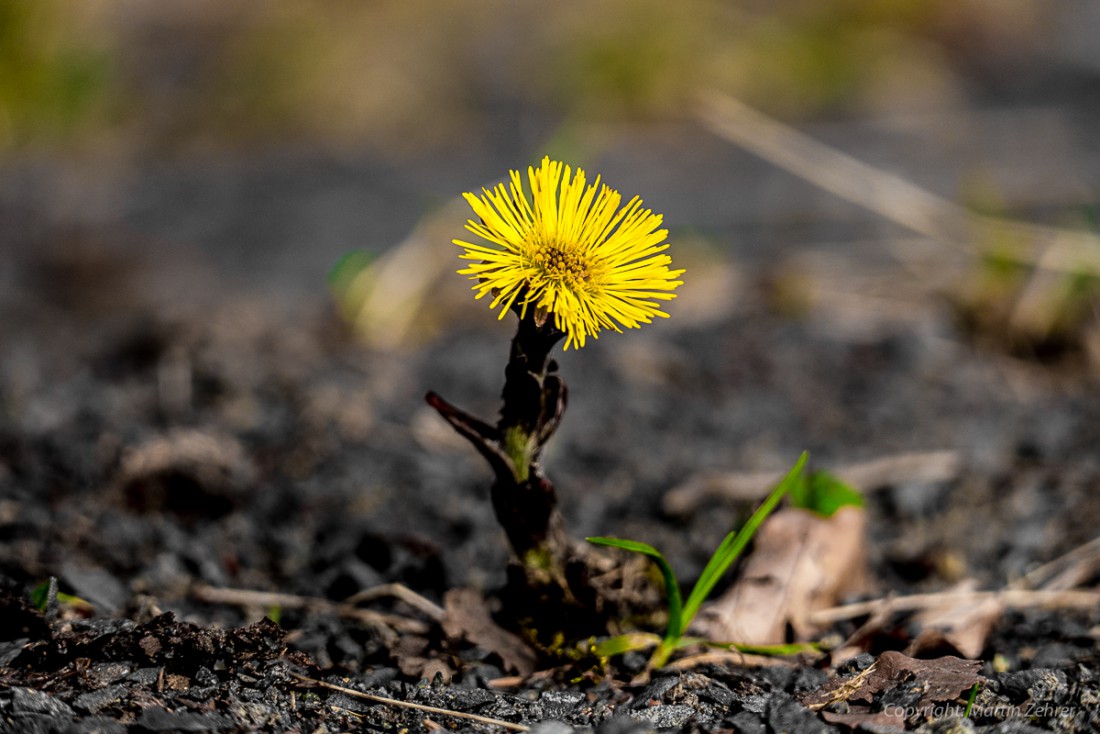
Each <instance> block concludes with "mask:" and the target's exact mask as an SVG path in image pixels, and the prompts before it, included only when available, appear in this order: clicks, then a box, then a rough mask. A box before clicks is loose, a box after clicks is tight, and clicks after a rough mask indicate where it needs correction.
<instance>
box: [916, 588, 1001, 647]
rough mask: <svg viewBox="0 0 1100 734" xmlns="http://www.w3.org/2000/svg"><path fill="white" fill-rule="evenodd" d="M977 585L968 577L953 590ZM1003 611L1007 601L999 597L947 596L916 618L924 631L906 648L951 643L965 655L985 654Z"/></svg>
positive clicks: (967, 590) (968, 589) (961, 592)
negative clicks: (948, 597) (983, 651)
mask: <svg viewBox="0 0 1100 734" xmlns="http://www.w3.org/2000/svg"><path fill="white" fill-rule="evenodd" d="M976 589H977V583H975V582H974V581H964V582H962V583H960V584H958V585H957V586H956V587H955V588H953V589H952V591H957V592H959V593H960V594H965V593H966V592H969V591H975V590H976ZM1003 613H1004V603H1003V602H1001V601H1000V600H999V599H997V598H995V597H988V598H984V599H983V598H971V599H967V598H966V597H964V596H960V597H959V598H957V599H954V600H945V602H944V603H943V604H941V605H939V606H935V607H928V608H926V609H923V610H922V611H921V612H920V613H919V614H917V615H916V616H915V617H914V618H913V621H914V622H915V623H916V624H917V626H918V629H920V632H919V633H918V634H917V637H916V639H914V640H913V642H912V643H910V645H909V647H908V648H906V650H905V652H906V654H907V655H917V654H919V653H921V652H927V651H932V650H943V648H944V647H947V646H950V647H952V648H954V649H955V650H957V651H958V653H959V654H960V655H962V656H963V657H965V658H976V657H978V656H979V655H981V654H982V649H983V648H985V641H986V639H987V638H988V637H989V633H990V632H992V630H993V625H994V624H996V623H997V620H999V619H1000V618H1001V615H1002V614H1003Z"/></svg>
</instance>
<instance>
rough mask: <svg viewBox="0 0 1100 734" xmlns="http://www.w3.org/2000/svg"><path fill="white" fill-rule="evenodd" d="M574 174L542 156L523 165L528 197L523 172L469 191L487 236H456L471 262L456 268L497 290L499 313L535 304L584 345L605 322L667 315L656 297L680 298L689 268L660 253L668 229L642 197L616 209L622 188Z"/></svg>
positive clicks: (478, 231) (481, 289)
mask: <svg viewBox="0 0 1100 734" xmlns="http://www.w3.org/2000/svg"><path fill="white" fill-rule="evenodd" d="M570 173H571V170H570V168H569V166H566V165H564V164H562V163H559V162H557V161H552V160H550V158H549V157H546V158H543V159H542V165H540V166H539V167H538V169H535V168H528V169H527V178H528V183H529V186H530V192H531V198H530V199H528V196H527V193H526V192H525V191H524V189H523V180H522V178H521V176H520V172H519V171H512V172H511V185H510V186H508V187H505V185H504V184H499V185H498V186H497V187H496V188H495V189H493V190H492V191H489V190H488V189H482V192H483V193H482V195H481V196H478V195H476V194H470V193H467V194H464V196H465V197H466V201H467V202H469V204H470V206H471V207H472V208H473V210H474V214H475V215H476V216H477V217H478V218H479V219H480V221H479V222H476V221H474V220H472V219H471V220H469V221H468V222H467V223H466V229H468V230H469V231H470V232H472V233H473V234H475V235H477V236H478V237H481V238H482V239H484V240H486V241H487V242H489V243H490V244H488V245H485V244H473V243H470V242H465V241H463V240H454V243H455V244H456V245H458V246H460V247H463V248H465V250H466V251H465V252H464V253H463V254H462V255H461V257H462V259H464V260H468V261H470V264H469V265H468V266H467V267H465V268H463V269H462V270H459V271H458V272H459V274H461V275H468V276H470V279H471V280H476V281H477V284H476V285H474V287H473V289H474V290H475V291H477V297H478V298H482V297H483V296H485V295H486V294H489V293H491V294H493V300H492V302H491V303H490V304H489V307H490V308H497V307H498V306H501V310H500V318H504V314H505V313H507V312H508V311H509V310H510V309H511V308H512V307H513V306H515V305H518V306H519V312H520V316H521V317H522V316H523V315H525V314H526V312H527V309H528V308H529V307H532V306H533V307H534V308H536V309H537V313H539V314H546V315H552V316H553V318H554V325H555V326H556V327H557V328H558V330H560V331H562V332H564V333H565V335H566V340H565V348H566V349H568V348H569V347H570V346H576V347H583V346H584V342H585V339H586V338H587V337H589V336H591V337H592V338H594V339H595V338H598V337H599V332H600V330H601V329H614V330H615V331H622V329H620V328H619V327H620V326H625V327H627V328H636V327H638V326H640V325H641V324H648V323H650V322H651V321H652V319H653V317H654V316H662V317H667V316H668V314H667V313H664V312H663V311H661V308H660V304H659V303H658V301H668V300H671V299H673V298H675V297H676V294H675V293H673V292H672V291H673V290H675V289H676V287H677V286H679V285H681V284H682V283H683V281H680V280H677V278H679V277H680V276H681V275H682V274H683V272H684V271H683V270H670V269H669V267H668V266H669V264H670V263H671V262H672V260H671V258H669V256H668V255H664V254H661V253H662V252H663V251H664V250H665V249H667V248H668V244H667V243H666V242H665V238H666V237H667V236H668V230H664V229H659V227H660V226H661V216H660V215H659V214H654V213H653V212H652V211H650V210H649V209H643V208H642V202H641V199H639V198H638V197H634V198H633V199H631V200H630V201H629V202H628V203H627V204H626V206H624V207H622V208H620V207H619V204H620V202H621V201H622V197H621V196H620V195H619V193H618V192H617V191H614V190H613V189H611V188H609V187H608V186H606V185H604V186H601V185H600V178H599V176H597V177H596V180H595V182H594V183H593V184H592V185H591V186H586V185H585V183H586V179H585V175H584V171H582V170H581V169H579V168H578V169H577V170H576V173H575V174H574V175H573V177H572V179H570ZM517 301H518V303H517Z"/></svg>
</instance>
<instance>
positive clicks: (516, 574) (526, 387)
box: [427, 308, 606, 640]
mask: <svg viewBox="0 0 1100 734" xmlns="http://www.w3.org/2000/svg"><path fill="white" fill-rule="evenodd" d="M563 336H564V334H563V333H562V332H561V331H559V330H558V329H556V328H555V327H554V325H553V323H552V321H551V320H549V319H546V318H545V317H544V316H542V315H540V314H539V313H538V312H537V311H536V309H534V308H528V309H527V310H526V312H524V313H522V314H521V318H520V320H519V326H518V329H517V331H516V335H515V338H514V339H513V340H512V348H511V352H510V355H509V359H508V366H507V368H506V369H505V383H504V390H503V392H502V398H503V407H502V408H501V413H500V419H499V420H498V421H497V423H496V425H495V426H493V425H490V424H488V423H485V422H483V421H480V420H478V419H477V418H474V417H473V416H470V415H468V414H467V413H465V412H463V411H461V410H459V409H458V408H455V407H454V406H452V405H450V404H449V403H447V402H446V401H445V400H443V399H442V398H441V397H439V396H438V395H436V394H435V393H429V394H428V398H427V399H428V403H429V404H430V405H432V407H434V408H435V409H436V410H437V411H439V413H440V415H442V416H443V418H445V419H446V420H447V422H449V423H450V424H451V425H452V426H453V427H454V428H455V430H457V431H458V432H459V433H461V434H462V435H463V436H465V437H466V438H467V439H469V440H470V442H471V443H473V445H474V447H475V448H477V450H478V452H479V453H481V455H482V456H484V457H485V459H486V460H487V461H488V462H489V465H490V466H491V467H492V468H493V472H494V474H495V475H496V477H495V481H494V482H493V486H492V489H491V498H492V503H493V510H494V511H495V513H496V517H497V520H498V522H500V525H501V527H502V528H503V529H504V532H505V534H506V535H507V537H508V542H509V544H510V545H511V546H512V550H513V552H514V553H515V559H516V561H517V563H516V564H514V565H513V567H512V569H511V570H510V575H509V588H508V590H507V594H506V596H507V599H506V600H505V601H506V603H510V604H512V605H513V608H512V609H510V610H509V612H510V613H514V615H515V618H516V619H519V620H527V622H526V623H527V624H530V625H531V626H532V627H533V628H535V631H536V633H537V636H538V637H539V638H541V639H543V640H545V639H547V635H548V634H549V635H550V636H555V635H561V634H565V635H567V636H569V635H579V636H584V635H591V634H596V633H598V632H600V630H599V629H598V628H599V626H600V625H601V624H602V614H603V610H604V606H605V605H604V603H603V600H602V599H601V598H600V596H601V595H600V593H599V592H597V591H596V590H594V589H593V588H592V587H591V585H590V580H591V577H592V575H593V573H592V570H593V569H592V566H593V563H595V562H597V558H603V557H602V556H600V555H599V554H596V553H594V551H593V550H592V549H591V547H590V546H588V545H586V544H581V543H578V542H575V541H574V540H573V539H571V538H570V537H569V536H568V535H567V534H566V532H565V528H564V523H563V520H562V516H561V512H560V511H559V510H558V503H557V492H556V491H555V489H554V485H553V484H552V483H551V482H550V480H549V479H547V478H546V476H545V475H544V474H543V472H542V467H541V465H540V463H539V456H540V454H541V452H542V447H543V446H544V445H545V444H546V442H547V441H548V440H549V439H550V437H551V435H553V433H554V431H555V430H556V429H557V427H558V425H559V423H560V422H561V418H562V414H563V413H564V411H565V405H566V395H567V393H566V387H565V383H564V381H562V379H561V377H560V376H559V375H558V373H557V364H556V362H555V361H554V360H553V359H551V358H550V351H551V349H553V347H554V346H555V344H557V343H558V342H559V341H560V340H561V338H562V337H563ZM605 572H606V569H601V574H602V573H605ZM566 609H568V610H569V612H568V613H564V612H565V610H566ZM566 618H568V619H566ZM547 625H553V626H554V629H552V630H548V629H547ZM566 627H569V628H570V629H565V628H566Z"/></svg>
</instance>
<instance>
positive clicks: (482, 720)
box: [290, 673, 531, 731]
mask: <svg viewBox="0 0 1100 734" xmlns="http://www.w3.org/2000/svg"><path fill="white" fill-rule="evenodd" d="M290 675H291V677H293V678H296V679H297V680H300V681H302V682H303V683H309V684H311V685H314V686H317V687H319V688H327V689H329V690H331V691H337V692H339V693H343V694H344V695H345V696H353V697H355V698H362V699H365V700H367V701H373V702H374V703H381V704H386V705H388V706H396V707H398V708H407V709H413V710H415V711H423V712H425V713H430V714H438V715H440V716H453V717H454V718H456V719H466V720H468V721H476V722H478V723H479V724H488V725H490V726H499V727H501V728H503V729H510V730H511V731H530V730H531V727H529V726H524V725H523V724H513V723H512V722H511V721H502V720H500V719H491V718H489V717H488V716H479V715H477V714H468V713H465V712H463V711H450V710H449V709H443V708H439V707H437V706H428V705H426V704H422V703H412V702H409V701H398V700H395V699H392V698H386V697H385V696H376V695H374V694H371V693H363V692H362V691H357V690H355V689H354V688H345V687H344V686H338V685H335V684H333V683H326V682H325V681H323V680H317V679H316V678H309V677H306V676H304V675H298V674H297V673H291V674H290Z"/></svg>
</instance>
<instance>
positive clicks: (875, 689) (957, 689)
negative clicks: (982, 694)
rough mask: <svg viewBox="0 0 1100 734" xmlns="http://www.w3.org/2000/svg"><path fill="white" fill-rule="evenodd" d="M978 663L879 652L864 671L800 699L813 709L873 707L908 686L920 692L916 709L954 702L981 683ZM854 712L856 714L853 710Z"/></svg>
mask: <svg viewBox="0 0 1100 734" xmlns="http://www.w3.org/2000/svg"><path fill="white" fill-rule="evenodd" d="M980 667H981V662H980V661H978V660H963V659H962V658H957V657H953V656H946V657H942V658H936V659H934V660H917V659H915V658H911V657H909V656H908V655H903V654H902V653H900V652H894V651H892V650H891V651H888V652H884V653H882V655H880V656H879V658H878V660H876V661H875V663H874V664H873V665H871V667H869V668H867V669H866V670H864V671H862V672H860V673H858V674H856V675H855V676H852V677H850V678H845V679H837V680H833V681H830V682H829V683H827V684H826V685H825V686H824V687H822V688H821V689H819V690H817V691H813V692H812V693H809V694H808V695H806V696H803V697H802V703H803V705H805V706H806V707H808V708H810V709H814V710H819V709H822V708H825V707H826V706H828V705H830V704H834V703H838V702H840V701H845V702H847V703H849V704H852V703H855V704H859V703H864V704H868V705H870V704H872V703H874V702H875V699H876V698H877V697H878V696H879V695H880V694H882V693H884V692H886V691H891V690H894V689H895V688H898V687H899V686H903V685H904V686H910V687H912V688H914V689H917V690H920V691H921V696H920V700H919V702H918V703H917V707H918V708H923V707H930V706H932V705H934V704H936V703H940V702H944V701H953V700H955V699H957V698H959V697H960V696H961V695H962V694H963V693H964V692H965V691H969V690H970V689H971V688H973V687H974V684H975V683H977V682H978V681H979V680H981V676H979V675H978V669H979V668H980ZM855 713H859V712H858V711H855Z"/></svg>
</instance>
